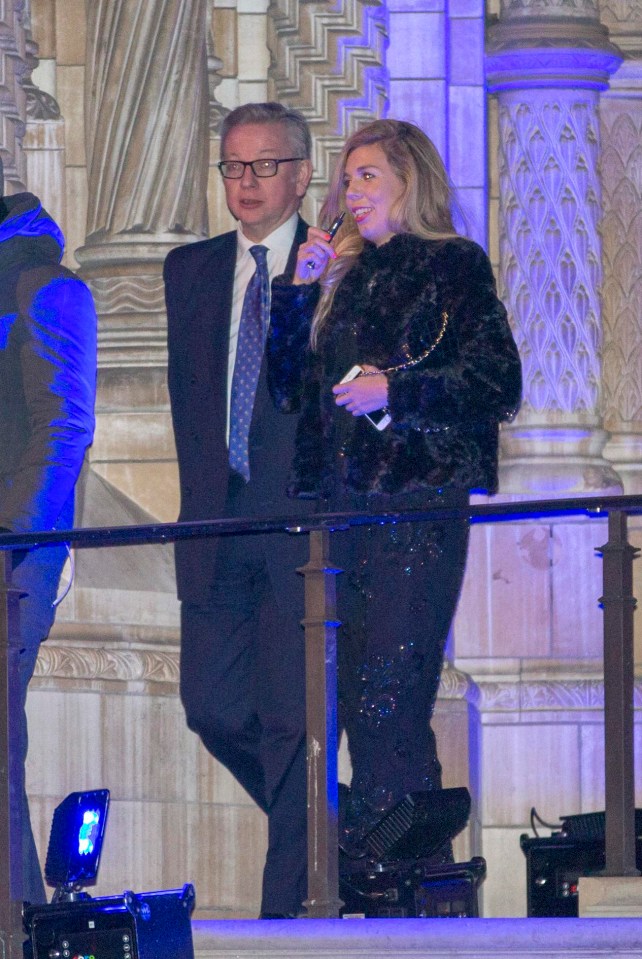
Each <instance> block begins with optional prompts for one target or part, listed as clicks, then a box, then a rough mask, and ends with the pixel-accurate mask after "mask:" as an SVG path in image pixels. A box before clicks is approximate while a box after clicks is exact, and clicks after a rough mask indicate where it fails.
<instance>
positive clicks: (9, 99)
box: [0, 0, 27, 192]
mask: <svg viewBox="0 0 642 959" xmlns="http://www.w3.org/2000/svg"><path fill="white" fill-rule="evenodd" d="M25 15H26V6H25V0H0V103H1V110H0V112H1V118H2V124H1V125H0V155H1V156H2V160H3V163H4V176H5V181H6V182H7V183H9V182H10V183H12V184H13V185H14V192H17V191H18V190H24V189H25V183H26V171H25V159H24V155H23V152H22V139H23V137H24V134H25V118H26V94H25V90H24V88H23V86H22V79H23V77H24V75H25V72H26V70H27V64H26V56H25V42H26V35H25V26H24V16H25Z"/></svg>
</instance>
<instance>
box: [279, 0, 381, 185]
mask: <svg viewBox="0 0 642 959" xmlns="http://www.w3.org/2000/svg"><path fill="white" fill-rule="evenodd" d="M268 16H269V21H268V47H269V50H270V58H271V64H270V71H269V78H268V81H269V82H268V91H269V96H270V98H273V99H275V100H280V101H282V102H284V103H287V104H288V105H289V106H292V107H296V108H297V109H299V110H301V112H302V113H303V114H304V116H305V117H306V118H307V120H308V122H309V124H310V128H311V130H312V136H313V143H314V156H313V161H314V175H313V178H312V186H311V191H310V192H311V195H312V196H313V197H315V198H317V200H320V199H322V198H323V197H324V195H325V192H326V186H327V183H328V180H329V177H330V172H331V169H332V162H333V160H334V158H335V157H336V156H338V154H339V152H340V150H341V147H342V146H343V144H344V142H345V140H346V137H348V136H349V135H350V134H351V133H353V132H354V131H355V130H356V129H357V128H358V127H360V126H363V124H364V123H369V122H370V121H371V120H376V119H377V118H378V117H380V116H383V113H384V109H385V105H386V100H387V90H388V73H387V70H386V68H385V61H384V47H385V40H386V37H387V30H388V22H387V7H386V3H385V2H383V0H347V2H345V3H341V4H328V3H324V2H310V0H303V2H299V0H272V2H271V3H270V6H269V8H268Z"/></svg>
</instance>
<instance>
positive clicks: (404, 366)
mask: <svg viewBox="0 0 642 959" xmlns="http://www.w3.org/2000/svg"><path fill="white" fill-rule="evenodd" d="M447 326H448V314H447V313H446V311H445V310H444V311H443V313H442V314H441V329H440V330H439V333H438V334H437V336H436V337H435V339H434V341H433V342H432V343H431V344H430V346H429V347H428V349H426V350H424V351H423V353H420V354H419V356H413V357H412V358H411V359H409V360H406V361H405V363H397V365H396V366H389V367H388V368H387V369H385V370H367V371H366V370H364V371H363V373H362V374H361V375H362V376H376V375H377V373H383V374H384V375H385V374H387V373H399V372H400V371H401V370H409V369H411V368H412V367H413V366H417V365H418V364H419V363H423V361H424V360H427V359H428V357H429V356H430V354H431V353H432V351H433V350H435V349H436V348H437V347H438V346H439V344H440V343H441V341H442V340H443V338H444V333H445V332H446V327H447Z"/></svg>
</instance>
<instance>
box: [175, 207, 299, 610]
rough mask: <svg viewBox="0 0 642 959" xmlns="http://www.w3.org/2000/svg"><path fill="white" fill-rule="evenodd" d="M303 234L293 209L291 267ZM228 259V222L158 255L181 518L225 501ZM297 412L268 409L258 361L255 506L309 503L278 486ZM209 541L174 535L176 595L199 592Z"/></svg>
mask: <svg viewBox="0 0 642 959" xmlns="http://www.w3.org/2000/svg"><path fill="white" fill-rule="evenodd" d="M306 236H307V224H306V223H304V221H303V220H301V219H299V223H298V226H297V232H296V235H295V239H294V244H293V246H292V251H291V254H290V258H289V262H288V267H287V272H288V273H289V275H290V276H292V275H293V273H294V266H295V261H296V252H297V249H298V247H299V245H300V244H301V243H302V242H303V241H304V240H305V238H306ZM235 263H236V232H235V231H232V232H230V233H223V234H221V235H220V236H216V237H214V238H213V239H210V240H203V241H201V242H198V243H192V244H188V245H186V246H182V247H178V248H177V249H175V250H172V252H171V253H170V254H169V256H168V257H167V260H166V262H165V269H164V277H165V295H166V302H167V330H168V385H169V393H170V400H171V408H172V421H173V425H174V437H175V440H176V452H177V456H178V468H179V477H180V492H181V506H180V515H179V520H180V521H196V520H206V519H217V518H221V517H222V516H223V512H224V508H225V500H226V495H227V487H228V479H229V467H228V447H227V441H226V436H225V427H226V416H227V364H228V346H229V332H230V311H231V307H232V292H233V287H234V267H235ZM296 420H297V417H296V416H292V415H286V414H283V413H279V412H277V411H276V409H275V408H274V406H273V404H272V402H271V401H270V399H269V394H268V391H267V386H266V376H265V370H264V369H262V371H261V377H260V380H259V387H258V390H257V396H256V401H255V406H254V414H253V418H252V426H251V429H250V444H249V445H250V450H249V453H250V475H251V477H252V479H251V482H250V487H251V489H252V493H253V500H254V503H255V515H257V516H261V515H262V516H270V515H273V516H287V515H293V514H294V513H300V512H308V511H309V507H307V506H303V508H302V507H301V504H298V505H297V504H296V503H293V502H292V501H291V500H289V499H288V498H287V496H286V493H285V487H286V479H287V474H288V471H289V469H290V466H291V463H292V456H293V451H294V436H295V431H296ZM275 539H276V537H275ZM275 545H276V544H275ZM216 546H217V540H216V539H215V538H210V539H201V540H194V541H191V542H187V543H178V544H177V546H176V576H177V583H178V595H179V598H180V599H182V600H187V601H191V602H204V601H205V600H206V598H207V594H208V591H209V589H210V588H211V586H212V582H213V576H214V560H215V556H216Z"/></svg>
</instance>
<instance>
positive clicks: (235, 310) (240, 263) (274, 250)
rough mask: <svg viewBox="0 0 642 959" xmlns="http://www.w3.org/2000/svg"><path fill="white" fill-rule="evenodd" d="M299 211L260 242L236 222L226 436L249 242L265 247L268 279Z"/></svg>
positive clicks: (277, 270)
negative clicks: (249, 236)
mask: <svg viewBox="0 0 642 959" xmlns="http://www.w3.org/2000/svg"><path fill="white" fill-rule="evenodd" d="M298 219H299V215H298V213H293V214H292V216H291V217H290V218H289V219H288V220H286V221H285V223H282V224H281V226H280V227H278V229H276V230H274V232H273V233H270V234H269V235H268V236H266V237H265V239H264V240H261V242H260V244H257V243H255V242H254V240H248V238H247V237H246V236H245V235H244V233H243V230H242V227H241V224H240V222H239V223H238V224H237V227H236V229H237V245H236V266H235V269H234V291H233V293H232V315H231V317H230V350H229V355H228V361H227V433H226V435H227V438H228V441H229V436H230V398H231V395H232V376H233V374H234V363H235V362H236V345H237V343H238V338H239V326H240V323H241V312H242V310H243V299H244V297H245V291H246V289H247V285H248V283H249V282H250V279H251V278H252V275H253V274H254V271H255V270H256V261H255V259H254V257H253V256H252V254H251V253H250V247H251V246H266V247H267V250H268V252H267V265H268V272H269V274H270V282H272V278H273V277H275V276H279V275H280V274H281V273H284V272H285V268H286V266H287V262H288V258H289V256H290V250H291V249H292V244H293V243H294V234H295V233H296V228H297V223H298Z"/></svg>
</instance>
